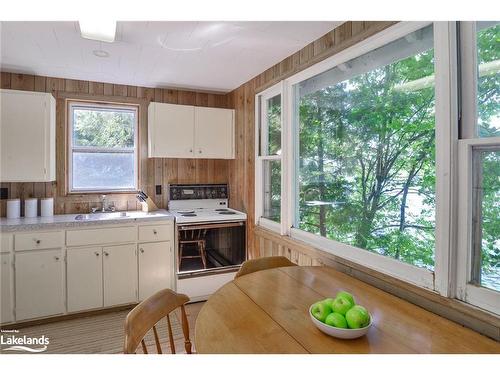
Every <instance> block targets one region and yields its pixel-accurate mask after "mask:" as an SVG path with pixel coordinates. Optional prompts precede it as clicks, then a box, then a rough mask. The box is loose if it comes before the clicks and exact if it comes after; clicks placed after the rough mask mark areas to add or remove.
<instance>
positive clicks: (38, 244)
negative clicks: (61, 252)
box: [14, 232, 64, 251]
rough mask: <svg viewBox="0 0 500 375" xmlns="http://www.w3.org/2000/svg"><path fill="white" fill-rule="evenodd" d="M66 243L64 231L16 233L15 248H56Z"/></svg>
mask: <svg viewBox="0 0 500 375" xmlns="http://www.w3.org/2000/svg"><path fill="white" fill-rule="evenodd" d="M63 244H64V237H63V232H44V233H38V232H32V233H23V234H16V235H15V238H14V250H16V251H19V250H38V249H54V248H58V247H62V246H63Z"/></svg>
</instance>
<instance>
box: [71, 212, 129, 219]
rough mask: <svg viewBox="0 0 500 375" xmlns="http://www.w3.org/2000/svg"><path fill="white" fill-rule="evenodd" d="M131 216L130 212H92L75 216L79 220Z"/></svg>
mask: <svg viewBox="0 0 500 375" xmlns="http://www.w3.org/2000/svg"><path fill="white" fill-rule="evenodd" d="M130 216H131V215H130V214H129V213H128V212H96V213H92V214H78V215H76V216H75V220H78V221H91V220H114V219H120V218H126V217H130Z"/></svg>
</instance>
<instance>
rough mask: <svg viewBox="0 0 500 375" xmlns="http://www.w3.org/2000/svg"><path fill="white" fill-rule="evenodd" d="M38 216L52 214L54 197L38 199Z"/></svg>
mask: <svg viewBox="0 0 500 375" xmlns="http://www.w3.org/2000/svg"><path fill="white" fill-rule="evenodd" d="M40 216H44V217H45V216H54V198H42V199H40Z"/></svg>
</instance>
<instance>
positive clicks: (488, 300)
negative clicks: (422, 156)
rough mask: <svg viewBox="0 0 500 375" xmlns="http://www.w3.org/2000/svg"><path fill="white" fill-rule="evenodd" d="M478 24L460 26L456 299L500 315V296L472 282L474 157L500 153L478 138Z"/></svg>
mask: <svg viewBox="0 0 500 375" xmlns="http://www.w3.org/2000/svg"><path fill="white" fill-rule="evenodd" d="M476 38H477V36H476V23H475V22H460V43H461V74H462V102H461V104H462V122H461V130H462V134H461V135H462V137H461V138H462V139H460V140H459V141H458V163H459V166H460V169H459V171H460V172H459V180H458V198H459V199H458V235H457V257H456V259H457V262H456V290H455V297H456V298H458V299H460V300H462V301H464V302H467V303H470V304H472V305H475V306H478V307H480V308H483V309H486V310H488V311H492V312H494V313H496V314H499V315H500V292H497V291H494V290H492V289H488V288H484V287H481V286H477V285H475V284H472V283H470V281H471V279H472V254H473V243H472V242H473V236H472V231H473V230H474V228H473V221H472V216H473V214H474V212H473V210H474V205H473V183H474V170H473V156H474V151H475V150H477V151H481V150H487V149H497V148H499V147H500V137H485V138H479V137H478V126H477V49H476Z"/></svg>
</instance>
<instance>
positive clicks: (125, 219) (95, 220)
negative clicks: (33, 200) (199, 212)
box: [0, 210, 174, 232]
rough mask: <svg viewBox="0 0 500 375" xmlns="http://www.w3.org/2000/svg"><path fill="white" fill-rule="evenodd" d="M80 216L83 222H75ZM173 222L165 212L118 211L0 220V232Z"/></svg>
mask: <svg viewBox="0 0 500 375" xmlns="http://www.w3.org/2000/svg"><path fill="white" fill-rule="evenodd" d="M77 216H82V217H83V220H77V219H76V217H77ZM155 220H156V221H157V220H174V216H173V215H172V214H170V213H169V212H167V211H166V210H158V211H153V212H142V211H120V212H106V213H95V214H67V215H54V216H48V217H41V216H38V217H21V218H18V219H7V218H4V217H3V218H0V229H1V232H17V231H29V230H44V229H59V228H72V227H87V226H95V225H103V224H105V225H109V224H123V223H135V222H143V221H155Z"/></svg>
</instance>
